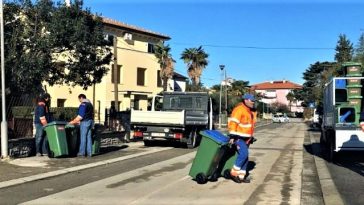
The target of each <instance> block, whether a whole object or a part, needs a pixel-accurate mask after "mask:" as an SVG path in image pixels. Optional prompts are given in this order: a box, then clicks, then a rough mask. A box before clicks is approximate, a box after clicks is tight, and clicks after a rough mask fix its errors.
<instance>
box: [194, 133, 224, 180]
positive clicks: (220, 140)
mask: <svg viewBox="0 0 364 205" xmlns="http://www.w3.org/2000/svg"><path fill="white" fill-rule="evenodd" d="M200 134H201V135H202V140H201V144H200V146H199V148H198V150H197V153H196V156H195V159H194V160H193V163H192V166H191V169H190V172H189V175H190V176H191V177H192V178H193V179H194V180H196V181H197V183H199V184H204V183H206V182H207V180H209V179H214V178H215V177H216V178H217V176H215V174H217V173H216V170H217V166H218V164H219V163H220V160H221V157H222V156H223V154H224V149H223V147H224V146H226V145H227V144H228V142H229V138H228V137H226V136H225V135H223V134H222V133H221V132H219V131H217V130H205V131H201V132H200ZM218 174H220V173H218Z"/></svg>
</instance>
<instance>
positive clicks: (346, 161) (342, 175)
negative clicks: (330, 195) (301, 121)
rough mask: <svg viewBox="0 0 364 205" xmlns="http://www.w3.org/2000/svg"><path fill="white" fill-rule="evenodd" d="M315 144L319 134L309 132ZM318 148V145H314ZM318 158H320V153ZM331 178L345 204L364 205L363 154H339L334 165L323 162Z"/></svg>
mask: <svg viewBox="0 0 364 205" xmlns="http://www.w3.org/2000/svg"><path fill="white" fill-rule="evenodd" d="M311 133H312V135H313V136H314V138H315V141H316V142H319V139H320V132H319V131H317V130H312V131H311ZM316 146H317V147H318V148H319V144H318V143H316ZM318 157H321V158H322V154H321V153H320V154H319V155H318ZM325 164H326V166H327V167H328V169H329V172H330V175H331V178H332V179H333V181H334V183H335V186H336V188H337V190H338V192H339V194H340V195H341V197H342V199H343V201H344V203H345V204H350V205H363V204H364V152H346V153H340V154H339V155H338V158H337V160H336V161H335V162H334V163H329V162H326V161H325Z"/></svg>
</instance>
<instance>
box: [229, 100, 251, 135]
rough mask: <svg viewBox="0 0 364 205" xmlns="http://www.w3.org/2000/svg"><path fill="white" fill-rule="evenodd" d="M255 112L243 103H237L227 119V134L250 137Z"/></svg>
mask: <svg viewBox="0 0 364 205" xmlns="http://www.w3.org/2000/svg"><path fill="white" fill-rule="evenodd" d="M256 119H257V112H255V111H251V109H250V108H249V107H247V106H246V105H245V104H244V103H240V104H239V105H237V106H236V107H235V108H234V110H233V112H232V113H231V116H230V118H229V119H228V129H229V134H233V135H238V136H241V137H252V136H253V132H254V125H255V123H256Z"/></svg>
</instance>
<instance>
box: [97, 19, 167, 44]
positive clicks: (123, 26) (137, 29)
mask: <svg viewBox="0 0 364 205" xmlns="http://www.w3.org/2000/svg"><path fill="white" fill-rule="evenodd" d="M102 21H103V23H104V24H106V25H109V26H113V27H116V28H121V29H125V30H129V31H133V32H137V33H142V34H145V35H150V36H154V37H157V38H161V39H164V40H169V39H171V37H169V36H167V35H164V34H161V33H157V32H154V31H150V30H147V29H144V28H140V27H137V26H133V25H129V24H126V23H123V22H120V21H116V20H113V19H110V18H106V17H102Z"/></svg>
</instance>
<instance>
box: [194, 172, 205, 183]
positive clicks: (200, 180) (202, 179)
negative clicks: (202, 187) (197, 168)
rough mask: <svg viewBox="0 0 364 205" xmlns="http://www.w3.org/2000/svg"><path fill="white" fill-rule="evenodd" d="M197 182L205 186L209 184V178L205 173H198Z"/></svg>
mask: <svg viewBox="0 0 364 205" xmlns="http://www.w3.org/2000/svg"><path fill="white" fill-rule="evenodd" d="M196 181H197V183H198V184H205V183H206V182H207V177H206V176H205V175H204V174H203V173H198V174H197V175H196Z"/></svg>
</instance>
